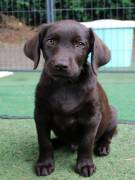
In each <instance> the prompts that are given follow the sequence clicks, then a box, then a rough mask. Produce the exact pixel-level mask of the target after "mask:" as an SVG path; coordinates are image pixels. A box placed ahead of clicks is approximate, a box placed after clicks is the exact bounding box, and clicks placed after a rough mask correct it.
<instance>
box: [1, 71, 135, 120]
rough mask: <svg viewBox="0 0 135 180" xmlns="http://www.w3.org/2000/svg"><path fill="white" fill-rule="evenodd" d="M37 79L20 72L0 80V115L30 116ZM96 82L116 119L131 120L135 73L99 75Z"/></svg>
mask: <svg viewBox="0 0 135 180" xmlns="http://www.w3.org/2000/svg"><path fill="white" fill-rule="evenodd" d="M39 77H40V73H39V72H27V73H26V72H25V73H24V72H22V73H15V75H13V76H9V77H5V78H0V104H1V107H0V115H12V116H13V115H15V116H25V115H26V116H32V115H33V109H34V91H35V86H36V84H37V82H38V79H39ZM99 81H100V82H101V84H102V86H103V87H104V89H105V91H106V93H107V95H108V98H109V101H110V104H112V105H114V106H115V107H116V108H117V110H118V118H119V119H122V120H131V121H134V120H135V113H134V105H135V74H126V73H125V74H109V73H108V74H106V73H105V74H103V73H100V75H99Z"/></svg>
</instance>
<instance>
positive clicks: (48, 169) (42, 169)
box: [35, 160, 54, 176]
mask: <svg viewBox="0 0 135 180" xmlns="http://www.w3.org/2000/svg"><path fill="white" fill-rule="evenodd" d="M35 171H36V174H37V176H48V175H49V174H51V173H52V172H53V171H54V162H53V160H45V161H42V162H40V161H38V162H37V164H36V166H35Z"/></svg>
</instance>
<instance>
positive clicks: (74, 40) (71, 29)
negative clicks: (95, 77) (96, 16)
mask: <svg viewBox="0 0 135 180" xmlns="http://www.w3.org/2000/svg"><path fill="white" fill-rule="evenodd" d="M41 50H42V53H43V57H44V59H45V71H46V73H47V74H48V75H50V76H52V77H54V78H57V79H59V78H77V77H78V76H79V75H80V73H81V71H82V70H83V68H84V65H85V64H86V63H87V58H88V54H89V53H90V52H91V53H92V69H93V71H96V69H97V68H98V67H100V66H102V65H104V64H106V63H107V62H108V61H109V59H110V51H109V50H108V48H107V47H106V45H105V44H104V43H103V42H102V41H101V40H100V39H99V38H98V37H97V36H96V35H95V33H94V32H93V31H92V29H88V28H86V27H85V26H84V25H82V24H80V23H78V22H76V21H72V20H64V21H59V22H56V23H53V24H44V25H42V26H41V28H40V30H39V32H38V33H37V34H36V35H35V36H34V37H33V38H32V39H30V40H29V41H27V42H26V44H25V46H24V52H25V55H26V56H27V57H29V58H30V59H31V60H33V61H34V69H35V68H37V66H38V63H39V60H40V51H41Z"/></svg>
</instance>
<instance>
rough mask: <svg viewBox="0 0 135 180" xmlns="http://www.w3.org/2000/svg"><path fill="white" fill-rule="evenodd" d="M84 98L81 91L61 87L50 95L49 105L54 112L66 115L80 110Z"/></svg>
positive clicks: (84, 94)
mask: <svg viewBox="0 0 135 180" xmlns="http://www.w3.org/2000/svg"><path fill="white" fill-rule="evenodd" d="M85 96H86V93H85V91H84V90H83V89H77V88H66V87H62V88H58V89H56V90H55V91H54V92H53V93H52V94H51V95H50V99H49V103H50V105H51V107H52V108H53V109H54V110H57V111H60V112H63V113H64V112H65V113H68V112H71V111H74V110H77V109H78V108H80V106H81V105H82V104H83V103H84V97H85Z"/></svg>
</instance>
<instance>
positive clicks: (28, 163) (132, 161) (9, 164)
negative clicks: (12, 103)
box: [0, 120, 135, 180]
mask: <svg viewBox="0 0 135 180" xmlns="http://www.w3.org/2000/svg"><path fill="white" fill-rule="evenodd" d="M134 137H135V126H131V125H119V126H118V135H117V136H115V137H114V139H113V142H112V144H111V153H110V155H109V156H106V157H103V158H99V157H94V162H95V163H96V166H97V172H96V173H95V174H94V175H93V176H92V177H90V179H91V180H129V179H130V180H134V178H135V138H134ZM37 155H38V144H37V137H36V130H35V124H34V121H33V120H12V121H11V120H0V179H1V180H40V179H46V180H78V179H80V180H81V179H89V178H82V177H80V176H79V175H77V174H75V173H74V170H73V169H74V165H75V160H76V153H71V152H70V151H68V150H67V149H65V148H63V149H61V150H57V151H55V164H56V168H55V172H54V173H53V174H52V175H50V176H48V177H36V175H35V173H34V171H33V166H34V163H35V161H36V159H37Z"/></svg>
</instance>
